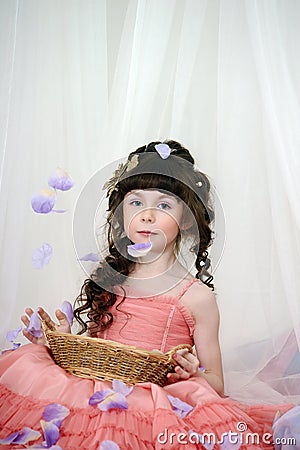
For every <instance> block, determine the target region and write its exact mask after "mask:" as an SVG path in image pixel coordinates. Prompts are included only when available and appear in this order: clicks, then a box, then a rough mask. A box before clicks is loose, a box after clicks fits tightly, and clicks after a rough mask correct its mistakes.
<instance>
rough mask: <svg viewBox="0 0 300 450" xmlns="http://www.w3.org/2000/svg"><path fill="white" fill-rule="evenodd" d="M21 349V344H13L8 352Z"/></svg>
mask: <svg viewBox="0 0 300 450" xmlns="http://www.w3.org/2000/svg"><path fill="white" fill-rule="evenodd" d="M19 347H21V343H20V342H14V343H13V346H12V348H11V349H10V350H16V349H17V348H19Z"/></svg>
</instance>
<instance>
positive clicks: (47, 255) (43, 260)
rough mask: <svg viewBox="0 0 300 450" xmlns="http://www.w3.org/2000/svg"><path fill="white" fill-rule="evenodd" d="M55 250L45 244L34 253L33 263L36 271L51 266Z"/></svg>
mask: <svg viewBox="0 0 300 450" xmlns="http://www.w3.org/2000/svg"><path fill="white" fill-rule="evenodd" d="M52 253H53V249H52V247H51V245H50V244H47V243H44V244H43V245H42V246H41V247H40V248H37V249H36V250H34V252H33V253H32V257H31V263H32V266H33V268H34V269H42V268H43V267H44V266H45V265H46V264H49V262H50V259H51V257H52Z"/></svg>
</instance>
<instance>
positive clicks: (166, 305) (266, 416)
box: [0, 280, 293, 450]
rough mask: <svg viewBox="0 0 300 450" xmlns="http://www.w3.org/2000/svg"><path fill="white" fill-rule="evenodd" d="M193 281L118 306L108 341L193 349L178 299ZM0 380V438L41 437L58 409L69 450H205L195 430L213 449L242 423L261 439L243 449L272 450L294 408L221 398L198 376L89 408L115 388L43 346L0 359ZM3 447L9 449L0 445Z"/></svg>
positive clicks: (139, 388)
mask: <svg viewBox="0 0 300 450" xmlns="http://www.w3.org/2000/svg"><path fill="white" fill-rule="evenodd" d="M194 282H199V281H198V280H192V281H190V282H188V283H187V284H186V286H185V287H184V289H182V290H181V292H180V293H179V294H178V295H177V296H174V297H171V296H167V295H160V296H155V297H153V298H147V299H143V298H130V297H126V299H125V301H124V302H123V303H122V305H121V306H120V307H119V309H121V310H122V311H124V312H123V313H121V312H120V311H119V312H118V315H117V319H116V320H115V321H114V323H113V325H112V327H111V328H109V329H108V330H107V332H106V333H105V337H106V338H107V339H111V340H116V341H119V342H122V343H126V344H133V345H137V346H140V347H142V348H146V349H158V350H161V351H164V352H165V351H168V350H169V349H170V348H172V347H174V346H175V345H178V344H182V343H189V344H192V343H193V339H192V335H193V327H194V323H193V319H192V317H191V316H190V314H189V312H188V311H187V309H186V308H185V307H184V306H183V305H182V304H181V302H180V299H181V297H182V295H183V294H184V292H185V291H186V290H187V289H188V288H189V286H190V285H191V284H192V283H194ZM120 299H121V297H120ZM126 313H127V314H126ZM128 314H130V316H129V315H128ZM0 381H1V385H0V399H1V400H0V405H1V410H0V438H4V437H6V436H7V435H8V434H10V433H13V432H15V431H18V430H21V429H22V428H23V427H25V426H26V427H30V428H33V429H35V430H39V431H41V426H40V420H41V418H42V413H43V410H44V408H45V406H46V405H47V404H49V403H60V404H62V405H64V406H67V407H68V408H69V409H70V415H69V416H68V417H67V418H66V419H65V420H64V421H63V424H62V426H61V429H60V438H59V440H58V442H57V445H60V446H61V448H62V449H64V450H75V449H76V450H78V449H81V450H99V448H100V443H101V442H102V441H104V440H112V441H114V442H116V443H117V444H118V445H119V447H120V449H121V450H123V449H128V450H129V449H130V450H150V449H156V450H158V449H159V450H162V449H164V450H169V449H174V450H183V449H185V450H186V449H188V450H190V449H194V450H195V449H203V448H204V447H203V446H202V445H201V444H196V443H194V442H195V441H190V438H189V436H190V435H189V432H190V431H194V432H197V433H201V434H203V433H213V434H214V435H215V440H216V445H215V447H214V448H215V449H219V448H220V445H219V444H218V443H217V441H218V440H221V439H222V435H223V434H224V433H228V432H229V431H231V432H237V431H238V430H237V426H238V424H239V423H244V424H246V426H247V430H245V431H244V432H242V431H241V430H240V431H239V434H241V435H245V434H246V433H255V434H256V435H258V436H259V438H257V440H256V442H255V443H253V444H252V443H249V442H247V443H246V440H245V441H244V443H243V444H242V445H241V447H240V448H241V449H250V450H251V449H258V448H261V449H270V448H273V446H272V444H270V443H268V442H267V443H264V442H263V435H266V433H270V434H271V433H272V422H273V419H274V416H275V414H276V412H277V410H279V409H280V410H281V411H282V412H285V411H287V410H289V409H290V408H291V407H292V406H293V405H287V404H285V405H278V406H276V405H275V406H274V405H261V404H257V405H251V406H250V405H246V404H242V403H239V402H237V401H234V400H232V399H230V398H228V397H225V398H221V397H220V396H219V395H218V394H217V393H216V392H215V391H214V390H213V389H212V388H211V387H210V386H209V384H208V383H207V382H206V381H205V380H204V379H203V378H201V377H197V378H196V377H195V378H190V379H189V380H183V381H179V382H177V383H174V384H170V385H167V386H165V387H163V388H161V387H159V386H157V385H155V384H152V383H139V384H137V385H135V387H134V389H133V391H132V392H131V393H130V394H129V395H128V396H127V401H128V409H127V410H121V409H111V410H110V411H106V412H102V411H100V410H99V409H98V408H97V407H96V406H90V405H89V404H88V402H89V398H90V397H91V396H92V394H93V393H94V392H96V391H101V390H104V389H107V388H111V383H110V382H101V381H93V380H86V379H82V378H78V377H75V376H73V375H69V374H67V373H66V372H65V371H64V370H63V369H61V368H60V367H58V366H57V365H56V364H55V363H54V362H53V360H52V358H51V354H50V351H49V349H48V348H47V347H46V346H44V345H33V344H27V345H24V346H22V347H20V348H19V349H17V350H15V351H9V352H6V353H4V355H3V356H2V357H1V359H0ZM168 395H171V396H173V397H177V398H179V399H181V400H182V401H184V402H186V403H188V404H190V405H191V406H193V410H192V411H191V412H190V413H189V414H188V415H187V416H186V417H185V418H181V417H180V416H179V415H177V414H176V412H175V411H174V410H173V406H172V405H171V403H170V401H169V399H168ZM41 441H42V439H40V441H38V442H41ZM1 448H3V449H4V448H7V446H1V445H0V449H1ZM10 448H21V447H18V446H16V447H10Z"/></svg>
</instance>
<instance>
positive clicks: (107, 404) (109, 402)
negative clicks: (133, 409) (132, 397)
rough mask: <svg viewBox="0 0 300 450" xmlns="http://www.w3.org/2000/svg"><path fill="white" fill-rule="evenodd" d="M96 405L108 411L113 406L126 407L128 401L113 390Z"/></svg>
mask: <svg viewBox="0 0 300 450" xmlns="http://www.w3.org/2000/svg"><path fill="white" fill-rule="evenodd" d="M97 406H98V408H99V409H100V410H101V411H108V410H109V409H113V408H120V409H127V408H128V402H127V400H126V397H124V395H122V394H118V393H117V392H113V393H112V394H110V395H108V396H107V397H106V398H105V399H104V400H102V402H100V403H98V405H97Z"/></svg>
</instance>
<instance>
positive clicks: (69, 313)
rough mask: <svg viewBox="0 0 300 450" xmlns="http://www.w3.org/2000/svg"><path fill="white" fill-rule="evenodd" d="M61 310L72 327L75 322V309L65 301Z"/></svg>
mask: <svg viewBox="0 0 300 450" xmlns="http://www.w3.org/2000/svg"><path fill="white" fill-rule="evenodd" d="M61 310H62V312H63V313H65V315H66V316H67V319H68V322H69V324H70V325H71V326H72V325H73V320H74V312H73V307H72V305H71V303H70V302H67V301H64V302H63V304H62V305H61Z"/></svg>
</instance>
